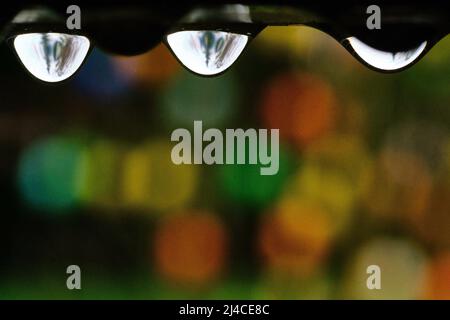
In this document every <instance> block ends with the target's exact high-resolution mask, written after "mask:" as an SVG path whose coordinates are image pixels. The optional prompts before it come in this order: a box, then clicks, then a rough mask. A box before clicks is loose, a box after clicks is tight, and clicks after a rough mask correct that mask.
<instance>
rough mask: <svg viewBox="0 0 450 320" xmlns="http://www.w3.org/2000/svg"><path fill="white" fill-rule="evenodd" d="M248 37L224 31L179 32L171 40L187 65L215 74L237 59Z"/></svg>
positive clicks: (196, 70)
mask: <svg viewBox="0 0 450 320" xmlns="http://www.w3.org/2000/svg"><path fill="white" fill-rule="evenodd" d="M248 38H249V37H248V36H247V35H243V34H236V33H230V32H224V31H179V32H175V33H172V34H169V35H168V36H167V43H168V45H169V46H170V48H171V49H172V51H173V53H174V54H175V55H176V56H177V58H178V59H179V60H180V61H181V63H182V64H183V65H184V66H185V67H186V68H188V69H189V70H191V71H192V72H195V73H198V74H200V75H215V74H218V73H221V72H223V71H225V70H226V69H228V68H229V67H230V66H231V65H232V64H233V63H234V62H235V61H236V59H237V58H238V57H239V55H240V54H241V52H242V50H244V48H245V46H246V45H247V42H248Z"/></svg>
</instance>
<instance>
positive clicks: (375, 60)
mask: <svg viewBox="0 0 450 320" xmlns="http://www.w3.org/2000/svg"><path fill="white" fill-rule="evenodd" d="M346 41H347V42H348V45H349V46H350V47H351V49H352V51H353V54H354V55H356V57H357V58H359V59H361V60H362V61H363V62H364V63H365V64H368V65H369V66H371V67H373V68H375V69H377V70H380V71H398V70H401V69H404V68H405V67H407V66H409V65H411V64H413V63H414V62H415V61H416V60H417V59H418V58H419V57H420V56H421V55H422V53H423V52H424V50H425V48H426V47H427V43H428V42H427V41H423V42H420V43H418V44H417V45H415V46H414V47H411V48H410V49H405V50H399V51H397V50H384V49H376V48H374V47H372V46H370V45H368V44H366V43H364V42H362V41H361V40H359V39H358V38H356V37H349V38H347V39H346Z"/></svg>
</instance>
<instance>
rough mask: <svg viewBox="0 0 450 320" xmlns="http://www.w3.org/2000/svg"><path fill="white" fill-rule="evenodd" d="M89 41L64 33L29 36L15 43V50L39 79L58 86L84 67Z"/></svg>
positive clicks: (24, 36) (20, 37) (27, 67)
mask: <svg viewBox="0 0 450 320" xmlns="http://www.w3.org/2000/svg"><path fill="white" fill-rule="evenodd" d="M89 46H90V41H89V39H88V38H86V37H83V36H79V35H70V34H64V33H27V34H21V35H18V36H17V37H16V38H15V39H14V49H15V50H16V52H17V55H18V56H19V58H20V61H22V63H23V65H24V66H25V68H26V69H27V70H28V71H29V72H30V73H31V74H32V75H33V76H35V77H36V78H38V79H40V80H42V81H46V82H59V81H63V80H65V79H67V78H69V77H70V76H72V75H73V74H74V73H75V72H76V71H77V70H78V68H79V67H80V66H81V64H82V63H83V61H84V59H85V58H86V55H87V53H88V51H89Z"/></svg>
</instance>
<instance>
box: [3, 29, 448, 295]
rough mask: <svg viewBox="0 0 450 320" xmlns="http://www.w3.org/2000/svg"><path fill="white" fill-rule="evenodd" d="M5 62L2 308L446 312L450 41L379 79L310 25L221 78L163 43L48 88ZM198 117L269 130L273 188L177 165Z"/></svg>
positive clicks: (271, 35) (238, 170)
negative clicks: (246, 305) (12, 304)
mask: <svg viewBox="0 0 450 320" xmlns="http://www.w3.org/2000/svg"><path fill="white" fill-rule="evenodd" d="M0 57H1V60H2V62H1V63H0V70H1V71H0V78H1V83H2V88H1V90H0V99H1V113H0V140H1V144H0V146H1V147H0V148H1V149H0V150H1V151H0V188H1V190H0V194H1V208H0V213H1V220H0V230H1V232H0V252H1V254H0V298H3V299H18V298H30V299H52V298H62V299H173V298H178V299H180V298H181V299H187V298H200V299H203V298H208V299H342V298H343V299H372V298H375V299H377V298H385V299H390V298H397V299H450V132H449V130H450V109H449V107H450V90H449V88H450V77H449V75H450V41H449V38H448V37H447V38H445V39H443V40H442V41H441V42H440V43H438V44H437V45H436V46H435V47H434V48H433V49H432V50H431V51H430V52H429V53H428V54H427V55H426V56H425V57H424V58H423V60H422V61H420V62H419V63H418V64H416V65H415V66H413V67H412V68H411V69H409V70H406V71H404V72H401V73H399V74H391V75H386V74H379V73H376V72H374V71H370V70H369V69H367V68H366V67H364V66H362V65H361V64H360V63H359V62H357V61H356V60H355V59H354V58H353V57H352V56H351V55H350V54H349V53H348V52H347V51H346V50H345V49H344V48H342V47H341V46H340V45H339V44H338V43H337V42H336V41H335V40H333V39H332V38H331V37H329V36H328V35H326V34H324V33H322V32H320V31H317V30H314V29H311V28H307V27H270V28H266V29H265V30H264V31H263V32H262V33H261V34H260V35H259V36H258V37H257V38H256V39H255V40H254V41H253V42H252V43H251V44H250V45H249V47H248V48H247V50H246V51H245V52H244V53H243V55H242V57H241V58H240V59H239V60H238V61H237V62H236V63H235V65H234V66H233V67H232V68H231V69H230V70H229V71H228V72H227V73H225V74H224V75H222V76H219V77H217V78H206V79H205V78H200V77H198V76H195V75H192V74H190V73H189V72H187V71H185V70H184V69H183V68H182V67H181V66H180V65H179V64H178V62H177V61H176V60H175V58H173V56H172V55H171V54H170V52H169V50H168V49H167V48H166V47H164V46H163V45H160V46H158V47H156V48H155V49H154V50H152V51H150V52H148V53H147V54H144V55H140V56H136V57H131V58H126V57H117V56H110V55H107V54H106V53H104V52H101V51H100V50H98V49H94V51H93V52H92V54H91V55H90V56H89V57H88V60H87V62H86V63H85V64H84V66H83V67H82V68H81V70H80V71H79V72H78V74H76V75H75V77H74V78H73V79H72V80H71V81H69V82H66V83H64V84H59V85H48V84H44V83H40V82H38V81H37V80H34V79H32V78H31V76H29V75H28V73H27V71H26V70H24V69H23V68H22V66H21V65H20V62H19V61H18V60H16V58H15V56H14V54H13V52H12V51H11V50H10V48H7V46H6V45H3V46H2V47H1V49H0ZM194 120H202V121H203V126H204V127H216V128H220V129H225V128H279V129H280V139H281V141H280V144H281V150H280V171H279V173H278V174H277V175H275V176H260V175H259V166H258V165H222V166H219V165H215V166H207V165H195V166H194V165H181V166H175V165H173V164H172V162H171V160H170V151H171V148H172V146H173V145H174V143H172V142H171V141H170V134H171V132H172V130H173V129H175V128H179V127H184V128H189V129H191V128H193V121H194ZM71 264H76V265H79V266H80V268H81V275H82V280H81V285H82V290H73V291H70V290H68V289H67V288H66V279H67V277H68V275H67V274H66V268H67V266H69V265H71ZM372 264H376V265H379V266H380V267H381V271H382V277H381V283H382V290H368V289H367V287H366V279H367V277H368V274H366V268H367V267H368V266H369V265H372Z"/></svg>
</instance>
